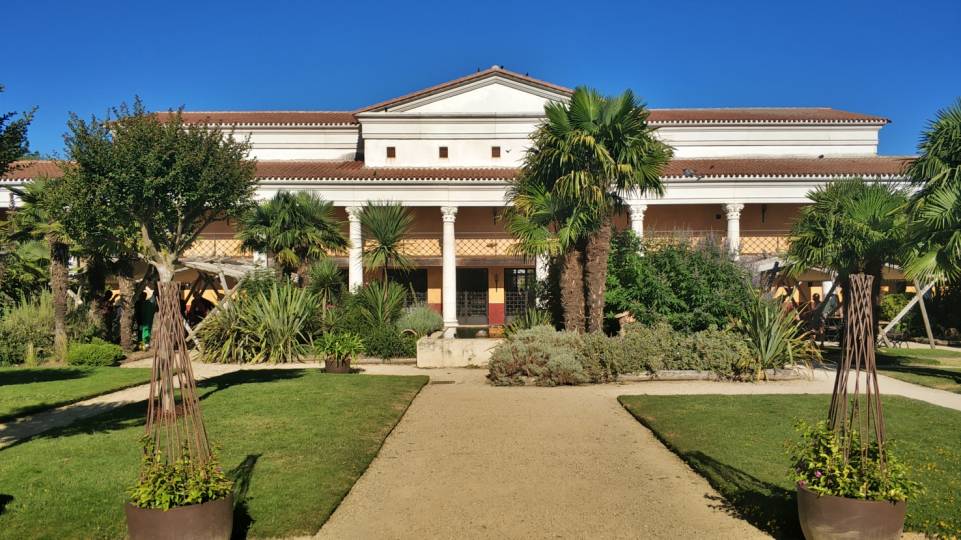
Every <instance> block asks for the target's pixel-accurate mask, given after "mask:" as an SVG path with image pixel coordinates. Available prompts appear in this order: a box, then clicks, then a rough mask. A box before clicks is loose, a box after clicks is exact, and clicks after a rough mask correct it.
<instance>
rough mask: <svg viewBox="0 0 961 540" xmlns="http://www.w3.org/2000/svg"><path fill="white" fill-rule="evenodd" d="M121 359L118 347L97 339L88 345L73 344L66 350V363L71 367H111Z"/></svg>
mask: <svg viewBox="0 0 961 540" xmlns="http://www.w3.org/2000/svg"><path fill="white" fill-rule="evenodd" d="M123 358H124V353H123V349H121V348H120V346H119V345H114V344H113V343H107V342H106V341H103V340H102V339H97V338H94V340H93V341H91V342H90V343H74V344H73V345H71V346H70V348H69V349H68V350H67V363H68V364H70V365H71V366H113V365H116V364H117V363H118V362H120V361H121V360H123Z"/></svg>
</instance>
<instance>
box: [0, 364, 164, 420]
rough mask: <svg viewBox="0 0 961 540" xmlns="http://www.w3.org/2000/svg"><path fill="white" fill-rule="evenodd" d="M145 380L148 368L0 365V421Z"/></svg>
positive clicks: (148, 372) (148, 373) (148, 376)
mask: <svg viewBox="0 0 961 540" xmlns="http://www.w3.org/2000/svg"><path fill="white" fill-rule="evenodd" d="M149 380H150V370H149V369H127V368H118V367H99V368H81V367H49V368H44V367H39V368H26V367H12V368H0V421H2V420H5V419H10V418H13V417H16V416H21V415H24V414H28V413H32V412H36V411H39V410H42V409H48V408H51V407H59V406H61V405H66V404H68V403H74V402H76V401H82V400H84V399H87V398H91V397H94V396H99V395H101V394H106V393H108V392H113V391H115V390H120V389H123V388H127V387H129V386H136V385H138V384H142V383H145V382H148V381H149Z"/></svg>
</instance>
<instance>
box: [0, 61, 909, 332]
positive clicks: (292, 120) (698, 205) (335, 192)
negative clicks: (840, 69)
mask: <svg viewBox="0 0 961 540" xmlns="http://www.w3.org/2000/svg"><path fill="white" fill-rule="evenodd" d="M571 92H572V90H571V89H568V88H564V87H562V86H557V85H554V84H551V83H548V82H544V81H541V80H537V79H534V78H531V77H529V76H527V75H522V74H519V73H515V72H512V71H508V70H506V69H503V68H501V67H498V66H493V67H491V68H490V69H487V70H483V71H478V72H477V73H474V74H471V75H468V76H466V77H462V78H460V79H457V80H454V81H450V82H447V83H443V84H440V85H437V86H433V87H430V88H427V89H424V90H420V91H417V92H413V93H411V94H408V95H405V96H401V97H398V98H395V99H391V100H388V101H384V102H382V103H378V104H375V105H371V106H369V107H365V108H362V109H359V110H356V111H333V112H332V111H248V112H242V111H233V112H185V113H184V118H185V119H186V120H187V121H188V122H197V123H211V124H219V125H222V126H228V127H231V128H233V129H234V135H235V136H236V137H248V138H249V141H250V143H251V146H252V150H251V157H253V158H255V159H256V160H257V176H258V179H259V188H258V190H257V197H258V198H259V199H267V198H270V197H271V196H273V195H274V194H275V193H277V192H279V191H285V190H286V191H293V190H307V191H312V192H315V193H317V194H318V195H320V196H321V197H323V198H324V199H326V200H328V201H332V202H333V204H334V205H335V207H336V210H337V213H338V216H339V217H340V219H342V220H343V222H344V223H345V230H346V232H347V234H348V236H349V238H350V240H351V245H352V247H351V248H350V249H349V250H348V251H347V252H346V253H342V254H336V255H337V257H338V261H339V263H340V264H341V265H342V266H343V267H344V268H345V269H346V273H347V276H348V282H349V284H350V286H351V287H357V286H359V285H361V284H362V283H363V282H364V279H365V276H364V269H363V266H362V264H361V255H362V249H363V248H362V246H363V245H364V241H365V240H364V238H363V235H362V230H361V226H360V209H361V208H362V207H363V205H365V204H366V203H367V202H378V201H394V202H399V203H401V204H403V205H404V206H406V207H409V208H410V209H411V211H412V212H413V214H414V217H415V220H414V228H413V232H412V234H411V235H410V238H409V239H408V240H407V243H406V249H407V252H408V254H409V255H410V256H411V257H412V258H413V260H414V261H415V262H416V264H417V268H416V269H415V270H413V271H410V272H406V273H404V274H403V275H401V274H400V273H395V278H396V279H398V280H401V281H403V282H405V283H406V284H408V286H409V287H410V288H411V290H412V291H414V295H415V296H416V297H417V298H419V299H421V300H423V301H425V302H426V303H428V304H429V305H431V306H433V307H435V308H436V309H437V310H438V311H440V312H441V313H442V314H443V316H444V321H445V324H446V325H447V326H448V327H453V326H458V325H461V326H464V325H485V326H486V325H499V324H503V323H504V322H505V321H507V320H509V319H510V318H511V317H512V316H516V315H518V314H520V313H521V312H522V311H523V310H524V309H525V307H526V305H527V302H528V301H529V292H528V291H529V289H530V284H531V283H532V282H533V281H534V280H535V279H537V278H538V277H540V276H542V274H543V265H542V264H541V265H539V264H537V262H536V261H530V260H525V259H524V258H522V257H518V256H515V255H514V254H513V253H512V250H511V245H512V243H513V240H512V239H511V238H510V237H509V235H507V234H506V232H505V231H504V229H503V226H502V225H501V223H500V222H499V220H498V216H499V214H500V211H501V210H502V208H503V207H504V204H505V193H506V188H507V183H508V181H509V180H510V179H511V178H513V177H514V175H515V174H516V172H517V169H518V167H519V166H520V165H521V164H522V162H523V159H524V154H525V152H526V150H527V148H528V146H529V144H530V135H531V133H532V132H533V131H534V129H535V128H536V126H537V125H538V124H539V123H540V122H542V121H543V119H544V105H545V104H546V103H548V102H552V101H565V100H567V99H569V96H570V94H571ZM649 121H650V122H651V124H652V125H654V126H656V127H657V128H658V130H657V136H659V137H661V138H662V140H664V141H665V142H666V143H668V144H670V145H671V146H672V147H673V148H674V151H675V157H674V160H673V161H672V162H671V163H670V165H669V166H668V167H667V169H666V170H665V171H664V174H663V180H664V182H665V185H666V192H665V194H664V196H663V197H656V198H655V197H643V196H639V195H637V194H626V195H627V197H626V201H627V207H628V212H627V213H626V214H625V215H623V216H620V218H619V220H618V222H617V225H618V226H619V227H621V228H627V227H630V228H631V229H633V230H634V231H635V232H636V233H637V234H638V235H639V236H642V237H659V236H665V235H678V234H680V235H683V236H684V237H686V238H690V239H691V240H692V241H696V240H701V239H713V240H714V241H717V242H719V243H721V244H723V245H724V246H726V248H727V249H729V250H730V251H731V253H732V254H733V255H734V256H735V257H738V258H741V259H743V260H745V261H757V260H763V259H765V258H769V257H771V256H775V255H777V254H778V253H781V252H783V251H784V250H785V249H786V247H787V242H786V236H787V231H788V229H789V227H790V224H791V221H792V220H793V219H794V217H795V216H796V214H797V211H798V209H799V207H800V206H801V205H803V204H805V203H806V202H807V197H806V194H807V193H808V192H809V191H810V190H812V189H814V188H816V187H818V186H821V185H823V184H825V183H827V182H830V181H832V180H836V179H840V178H847V177H852V176H860V177H864V178H866V179H869V180H876V181H882V182H899V181H902V180H903V176H902V173H901V171H902V169H903V167H904V162H905V160H906V159H907V158H904V157H897V156H880V155H878V153H877V148H878V137H879V133H880V131H881V128H883V127H884V125H885V124H887V123H888V120H887V119H885V118H883V117H880V116H874V115H868V114H859V113H852V112H846V111H839V110H835V109H829V108H738V109H657V108H654V109H652V110H651V115H650V118H649ZM39 174H48V175H52V174H55V167H53V165H52V164H50V163H44V162H35V163H32V164H29V165H28V166H25V167H21V168H19V169H18V170H16V171H14V172H12V173H9V174H8V175H7V176H6V178H5V179H4V182H3V183H0V207H2V206H4V205H6V206H7V207H14V206H15V205H16V204H17V200H16V198H15V197H14V196H13V194H12V193H10V192H9V191H7V190H4V188H3V186H4V184H6V185H11V184H17V183H22V182H27V181H29V180H30V179H31V178H33V177H35V176H37V175H39ZM234 233H235V230H234V224H233V223H229V222H222V223H216V224H214V225H212V226H211V227H209V228H208V229H207V230H206V231H205V232H204V234H203V235H202V238H201V239H200V240H199V241H198V242H197V244H196V245H195V246H194V248H193V249H192V250H191V252H190V253H189V254H188V255H189V256H193V257H203V258H220V257H223V258H237V257H242V258H249V257H252V256H253V254H249V253H242V252H241V251H240V249H239V242H238V241H237V240H235V239H234Z"/></svg>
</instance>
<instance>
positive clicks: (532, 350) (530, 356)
mask: <svg viewBox="0 0 961 540" xmlns="http://www.w3.org/2000/svg"><path fill="white" fill-rule="evenodd" d="M582 346H583V342H582V340H581V336H580V335H579V334H576V333H573V332H558V331H556V330H554V328H553V327H551V326H537V327H534V328H531V329H528V330H521V331H519V332H517V333H516V334H514V336H513V337H512V338H510V339H506V340H504V341H503V342H501V343H500V344H499V345H497V347H495V348H494V351H493V352H492V353H491V359H490V363H489V364H488V370H489V371H488V374H487V378H488V380H490V381H491V383H492V384H495V385H498V386H507V385H522V384H527V383H528V382H533V383H535V384H538V385H540V386H556V385H559V384H580V383H583V382H587V381H588V380H589V379H588V376H587V374H586V373H585V372H584V368H583V366H582V365H581V362H580V361H579V359H578V357H577V354H578V351H579V350H580V349H581V348H582Z"/></svg>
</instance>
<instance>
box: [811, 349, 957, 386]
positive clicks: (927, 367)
mask: <svg viewBox="0 0 961 540" xmlns="http://www.w3.org/2000/svg"><path fill="white" fill-rule="evenodd" d="M825 357H826V358H827V359H828V360H830V361H834V362H836V361H837V359H838V358H839V357H840V351H839V350H838V349H837V348H833V349H829V350H828V351H827V352H826V354H825ZM877 361H878V371H880V372H881V373H882V374H883V375H887V376H889V377H893V378H895V379H900V380H902V381H905V382H909V383H913V384H919V385H921V386H928V387H931V388H937V389H938V390H946V391H948V392H954V393H956V394H961V352H959V351H951V350H944V349H929V348H910V349H908V348H902V349H897V348H890V349H889V348H880V349H878V354H877Z"/></svg>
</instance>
